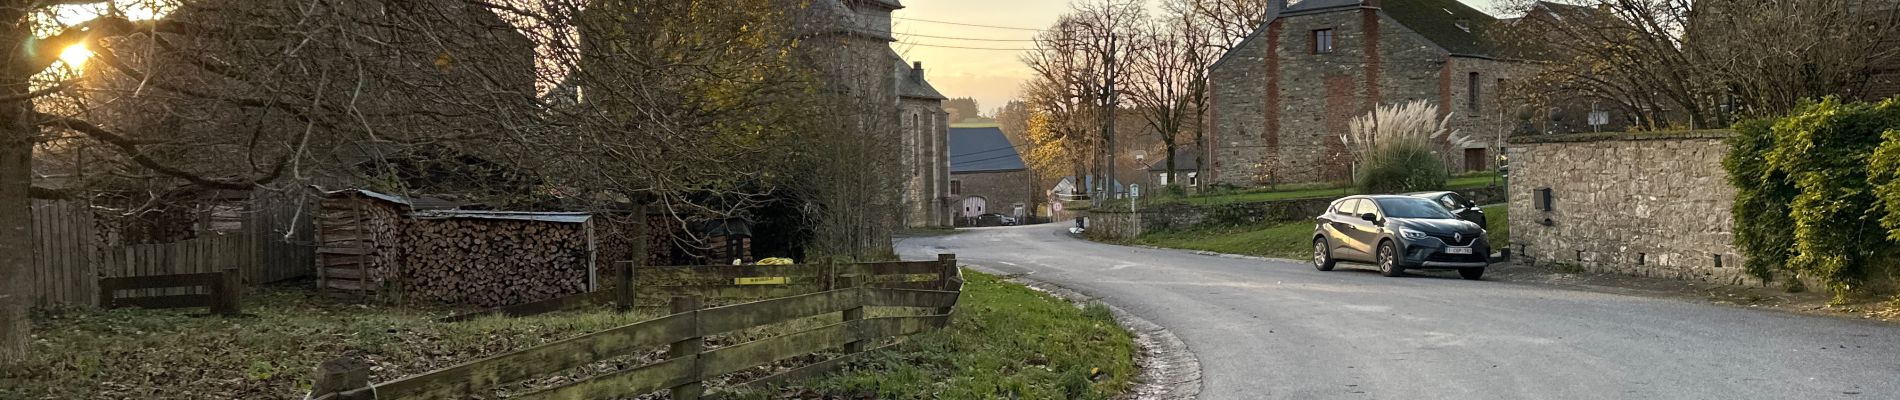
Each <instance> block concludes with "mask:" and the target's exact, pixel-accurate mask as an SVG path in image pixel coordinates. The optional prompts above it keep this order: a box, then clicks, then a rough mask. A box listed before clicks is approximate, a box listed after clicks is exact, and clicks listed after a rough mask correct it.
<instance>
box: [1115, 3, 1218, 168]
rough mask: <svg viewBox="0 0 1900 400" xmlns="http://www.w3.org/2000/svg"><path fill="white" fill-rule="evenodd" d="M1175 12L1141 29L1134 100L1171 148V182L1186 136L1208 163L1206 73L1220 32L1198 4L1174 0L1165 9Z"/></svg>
mask: <svg viewBox="0 0 1900 400" xmlns="http://www.w3.org/2000/svg"><path fill="white" fill-rule="evenodd" d="M1164 6H1165V9H1166V10H1167V11H1168V12H1169V13H1170V14H1168V15H1164V16H1159V17H1158V18H1154V19H1151V20H1149V21H1146V22H1145V23H1143V24H1142V25H1140V29H1139V33H1138V35H1137V45H1136V46H1135V48H1136V50H1135V57H1134V68H1133V72H1134V73H1133V80H1132V81H1131V85H1130V87H1131V90H1130V95H1131V96H1130V97H1131V98H1132V99H1133V100H1134V101H1135V106H1136V108H1137V110H1138V112H1139V113H1140V114H1141V115H1142V118H1143V119H1144V120H1146V121H1147V124H1148V127H1149V128H1150V129H1153V130H1154V131H1156V132H1157V133H1159V135H1160V137H1161V142H1162V145H1163V146H1164V147H1165V148H1166V150H1167V152H1168V154H1167V156H1166V157H1167V160H1166V163H1167V171H1168V176H1169V177H1174V176H1176V175H1177V172H1176V163H1177V160H1175V155H1176V154H1177V153H1178V152H1177V149H1178V147H1179V144H1180V143H1179V142H1180V141H1181V140H1182V139H1183V137H1182V135H1183V134H1184V133H1191V134H1192V136H1191V137H1189V138H1187V139H1189V140H1190V142H1191V143H1193V144H1194V145H1195V146H1196V151H1195V152H1194V154H1197V155H1200V156H1199V157H1200V158H1203V159H1204V158H1205V155H1203V153H1204V152H1205V150H1206V149H1205V145H1204V144H1203V142H1204V137H1205V133H1204V132H1205V131H1206V129H1205V127H1204V126H1202V125H1203V120H1204V117H1205V112H1206V107H1207V97H1208V86H1207V68H1208V66H1209V65H1211V64H1212V63H1213V61H1214V59H1215V58H1216V57H1219V52H1220V49H1221V45H1219V44H1216V43H1214V42H1215V41H1216V40H1218V39H1217V38H1216V36H1215V35H1216V34H1217V32H1216V31H1215V30H1214V26H1213V25H1212V24H1210V23H1209V21H1208V19H1207V18H1206V17H1204V16H1201V15H1198V14H1196V13H1195V12H1194V11H1195V10H1194V9H1193V6H1194V4H1192V3H1190V2H1188V1H1186V0H1174V1H1170V2H1168V3H1166V4H1164Z"/></svg>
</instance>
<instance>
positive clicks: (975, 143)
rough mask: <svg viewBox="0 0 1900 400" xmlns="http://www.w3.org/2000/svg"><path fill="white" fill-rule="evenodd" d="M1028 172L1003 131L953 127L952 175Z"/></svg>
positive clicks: (951, 137)
mask: <svg viewBox="0 0 1900 400" xmlns="http://www.w3.org/2000/svg"><path fill="white" fill-rule="evenodd" d="M1024 169H1029V166H1028V165H1026V164H1023V158H1022V156H1021V155H1019V154H1018V153H1017V152H1016V145H1014V144H1011V143H1010V142H1009V137H1008V136H1004V135H1003V130H1002V129H1000V128H995V127H987V128H950V173H960V172H1005V171H1020V170H1024Z"/></svg>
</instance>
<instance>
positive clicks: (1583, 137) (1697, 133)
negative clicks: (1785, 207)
mask: <svg viewBox="0 0 1900 400" xmlns="http://www.w3.org/2000/svg"><path fill="white" fill-rule="evenodd" d="M1733 136H1735V131H1732V130H1727V129H1703V130H1693V131H1649V132H1604V133H1576V134H1555V135H1529V136H1518V137H1513V138H1511V139H1510V141H1509V142H1510V144H1540V143H1577V142H1607V141H1642V140H1695V139H1728V138H1730V137H1733Z"/></svg>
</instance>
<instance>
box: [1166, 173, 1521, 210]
mask: <svg viewBox="0 0 1900 400" xmlns="http://www.w3.org/2000/svg"><path fill="white" fill-rule="evenodd" d="M1499 183H1501V182H1500V180H1499V178H1498V175H1497V174H1496V173H1475V174H1465V175H1459V176H1457V177H1453V178H1451V180H1449V181H1446V182H1445V189H1447V190H1453V189H1472V188H1481V187H1486V186H1491V185H1495V184H1499ZM1157 193H1159V192H1157ZM1354 194H1358V191H1357V190H1355V189H1353V188H1352V187H1351V186H1342V185H1338V184H1303V185H1283V186H1280V187H1275V188H1260V189H1248V190H1240V191H1216V192H1209V193H1204V194H1197V195H1192V196H1186V197H1182V196H1172V195H1161V196H1159V197H1155V198H1151V199H1148V200H1146V201H1147V202H1148V203H1147V204H1153V205H1159V204H1170V203H1188V204H1200V205H1219V204H1234V203H1254V202H1262V201H1274V200H1290V199H1308V198H1315V197H1343V196H1348V195H1354Z"/></svg>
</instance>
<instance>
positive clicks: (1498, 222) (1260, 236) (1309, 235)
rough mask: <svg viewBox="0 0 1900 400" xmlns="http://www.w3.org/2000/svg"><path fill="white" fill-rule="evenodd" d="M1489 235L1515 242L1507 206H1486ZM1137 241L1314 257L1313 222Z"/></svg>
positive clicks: (1496, 243)
mask: <svg viewBox="0 0 1900 400" xmlns="http://www.w3.org/2000/svg"><path fill="white" fill-rule="evenodd" d="M1484 214H1485V216H1486V219H1485V223H1486V224H1487V225H1488V226H1486V227H1485V230H1487V231H1489V233H1488V234H1487V236H1486V238H1487V239H1489V240H1490V241H1491V247H1492V248H1494V249H1502V248H1506V246H1510V245H1511V226H1510V210H1509V209H1506V208H1505V206H1504V205H1495V206H1490V207H1485V208H1484ZM1134 243H1137V244H1144V245H1149V246H1155V247H1166V248H1172V249H1186V250H1202V251H1212V252H1216V253H1227V254H1242V255H1250V256H1260V257H1273V258H1287V259H1295V260H1304V259H1306V258H1307V257H1311V256H1312V255H1313V254H1312V251H1313V248H1312V243H1313V223H1312V222H1308V221H1299V222H1287V223H1280V224H1274V225H1269V226H1266V227H1259V226H1239V227H1224V228H1211V229H1197V230H1192V231H1182V232H1156V233H1149V234H1145V235H1141V238H1138V239H1135V241H1134Z"/></svg>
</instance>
